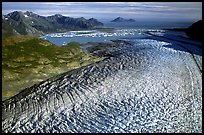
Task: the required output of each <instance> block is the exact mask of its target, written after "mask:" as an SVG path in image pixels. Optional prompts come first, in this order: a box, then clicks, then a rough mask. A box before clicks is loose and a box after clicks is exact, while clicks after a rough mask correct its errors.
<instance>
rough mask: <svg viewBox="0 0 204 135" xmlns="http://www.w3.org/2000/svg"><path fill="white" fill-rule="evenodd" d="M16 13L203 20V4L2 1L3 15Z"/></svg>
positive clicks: (110, 18) (97, 17)
mask: <svg viewBox="0 0 204 135" xmlns="http://www.w3.org/2000/svg"><path fill="white" fill-rule="evenodd" d="M13 11H31V12H34V13H36V14H39V15H42V16H50V15H54V14H61V15H64V16H69V17H74V18H78V17H84V18H86V19H89V18H92V17H93V18H96V19H98V20H103V19H107V20H113V19H115V18H116V17H123V18H126V19H129V18H132V19H136V20H171V21H178V20H190V21H192V20H193V21H194V20H195V21H196V20H200V19H202V2H2V13H3V15H5V14H8V13H10V12H13Z"/></svg>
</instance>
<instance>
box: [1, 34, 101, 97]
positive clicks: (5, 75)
mask: <svg viewBox="0 0 204 135" xmlns="http://www.w3.org/2000/svg"><path fill="white" fill-rule="evenodd" d="M2 33H3V36H2V39H3V40H2V100H5V99H8V98H10V97H12V96H14V95H16V94H17V93H19V92H20V91H21V90H22V89H24V88H27V87H30V86H32V85H34V84H36V83H39V82H41V81H43V80H46V79H48V78H50V77H52V76H55V75H58V74H61V73H63V72H67V71H70V70H72V69H76V68H79V67H81V66H86V65H89V64H91V63H94V62H97V61H100V60H102V59H103V58H99V57H97V56H93V55H91V54H88V53H86V52H84V51H83V50H82V49H81V48H80V46H82V45H83V44H80V43H77V42H71V43H68V44H67V45H66V46H56V45H54V44H52V43H50V42H49V41H46V40H43V39H40V38H37V37H33V36H23V35H15V36H13V35H11V34H10V33H11V32H10V31H3V32H2ZM5 35H7V36H5Z"/></svg>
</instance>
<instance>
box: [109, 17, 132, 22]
mask: <svg viewBox="0 0 204 135" xmlns="http://www.w3.org/2000/svg"><path fill="white" fill-rule="evenodd" d="M111 22H135V20H134V19H124V18H122V17H117V18H115V19H114V20H112V21H111Z"/></svg>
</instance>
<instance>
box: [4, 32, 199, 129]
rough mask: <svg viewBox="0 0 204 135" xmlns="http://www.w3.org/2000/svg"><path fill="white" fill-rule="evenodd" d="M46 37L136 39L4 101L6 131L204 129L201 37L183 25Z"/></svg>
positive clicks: (62, 39) (65, 39)
mask: <svg viewBox="0 0 204 135" xmlns="http://www.w3.org/2000/svg"><path fill="white" fill-rule="evenodd" d="M42 38H44V39H47V40H49V41H51V42H53V43H55V44H57V45H63V44H66V43H67V42H71V41H78V42H81V43H86V42H94V41H97V42H100V41H103V42H104V41H105V42H111V40H114V39H123V40H126V41H128V42H130V43H131V45H121V46H118V47H113V48H112V49H110V50H107V51H108V52H109V53H111V54H112V55H113V57H110V58H109V59H105V60H103V61H101V62H99V63H96V64H93V65H89V66H87V67H84V68H80V69H79V70H77V71H76V72H73V73H72V74H65V75H62V76H60V77H58V78H56V79H55V80H48V81H46V82H43V83H41V84H39V85H36V86H35V87H32V88H30V89H33V90H34V91H33V92H32V93H31V94H29V95H28V96H26V97H21V99H20V100H18V101H17V102H12V101H11V104H9V106H4V105H3V112H2V114H3V115H2V129H3V130H4V132H107V133H109V132H136V133H141V132H143V133H144V132H145V133H146V132H148V133H149V132H150V133H152V132H168V133H173V132H202V49H201V43H200V42H197V41H192V40H190V39H188V38H187V37H186V35H185V34H184V33H183V32H175V31H165V30H156V29H118V30H115V31H112V32H102V31H97V30H91V31H75V32H74V31H73V32H68V33H58V34H49V35H46V36H44V37H42ZM82 49H84V50H86V47H83V48H82ZM10 116H13V117H10Z"/></svg>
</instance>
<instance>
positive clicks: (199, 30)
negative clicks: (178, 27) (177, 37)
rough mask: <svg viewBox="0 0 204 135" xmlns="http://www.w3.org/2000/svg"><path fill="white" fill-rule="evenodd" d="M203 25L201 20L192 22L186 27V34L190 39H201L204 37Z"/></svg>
mask: <svg viewBox="0 0 204 135" xmlns="http://www.w3.org/2000/svg"><path fill="white" fill-rule="evenodd" d="M203 26H204V23H203V20H200V21H198V22H196V23H194V24H192V25H191V26H190V27H189V28H187V30H186V34H187V35H188V36H189V37H190V38H192V39H195V40H200V41H202V40H203V39H204V36H203V35H204V30H203Z"/></svg>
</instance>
